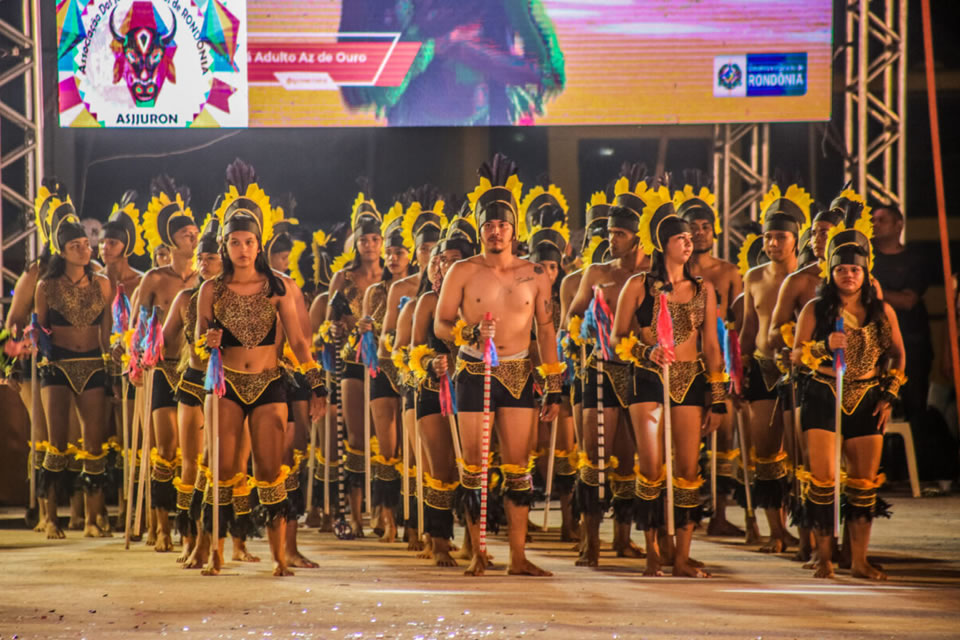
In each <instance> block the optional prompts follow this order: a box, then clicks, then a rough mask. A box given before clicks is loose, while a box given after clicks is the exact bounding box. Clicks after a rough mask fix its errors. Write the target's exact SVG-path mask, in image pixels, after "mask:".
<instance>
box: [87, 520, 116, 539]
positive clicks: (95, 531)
mask: <svg viewBox="0 0 960 640" xmlns="http://www.w3.org/2000/svg"><path fill="white" fill-rule="evenodd" d="M83 537H84V538H112V537H113V534H112V533H110V532H109V531H104V530H103V529H101V528H100V527H98V526H97V525H95V524H93V523H90V524H88V525H87V526H85V527H84V528H83Z"/></svg>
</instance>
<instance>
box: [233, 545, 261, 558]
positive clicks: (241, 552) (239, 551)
mask: <svg viewBox="0 0 960 640" xmlns="http://www.w3.org/2000/svg"><path fill="white" fill-rule="evenodd" d="M230 559H231V560H236V561H237V562H260V557H259V556H255V555H253V554H252V553H250V552H249V551H247V545H246V543H245V542H242V541H240V542H238V541H237V540H234V541H233V554H232V555H231V556H230Z"/></svg>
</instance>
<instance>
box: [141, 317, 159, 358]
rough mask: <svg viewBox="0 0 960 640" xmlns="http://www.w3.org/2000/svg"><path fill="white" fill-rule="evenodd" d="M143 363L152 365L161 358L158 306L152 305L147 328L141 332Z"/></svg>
mask: <svg viewBox="0 0 960 640" xmlns="http://www.w3.org/2000/svg"><path fill="white" fill-rule="evenodd" d="M142 348H143V364H144V366H146V367H154V366H156V365H157V363H158V362H160V361H162V360H163V321H162V320H161V319H160V307H154V308H153V313H151V315H150V320H149V321H148V322H147V329H146V331H145V332H144V334H143V341H142Z"/></svg>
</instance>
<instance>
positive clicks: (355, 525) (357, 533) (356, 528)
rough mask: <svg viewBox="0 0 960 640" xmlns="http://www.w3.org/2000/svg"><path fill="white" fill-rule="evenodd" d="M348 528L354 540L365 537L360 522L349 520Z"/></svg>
mask: <svg viewBox="0 0 960 640" xmlns="http://www.w3.org/2000/svg"><path fill="white" fill-rule="evenodd" d="M350 528H351V529H353V537H354V538H364V537H366V536H365V535H364V533H363V523H362V522H360V521H359V520H354V519H353V518H350ZM291 575H292V574H291Z"/></svg>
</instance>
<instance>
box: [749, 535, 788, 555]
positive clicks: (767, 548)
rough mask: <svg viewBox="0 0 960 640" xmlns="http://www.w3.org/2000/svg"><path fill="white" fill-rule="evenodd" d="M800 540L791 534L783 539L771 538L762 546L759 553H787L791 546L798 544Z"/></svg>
mask: <svg viewBox="0 0 960 640" xmlns="http://www.w3.org/2000/svg"><path fill="white" fill-rule="evenodd" d="M797 542H798V540H797V539H796V538H794V537H793V536H791V535H790V534H789V533H788V534H785V535H784V536H783V537H776V536H770V539H769V540H768V541H767V542H766V543H765V544H763V545H761V546H760V548H759V549H757V551H759V552H760V553H785V552H786V551H787V549H789V548H790V545H791V544H797Z"/></svg>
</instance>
